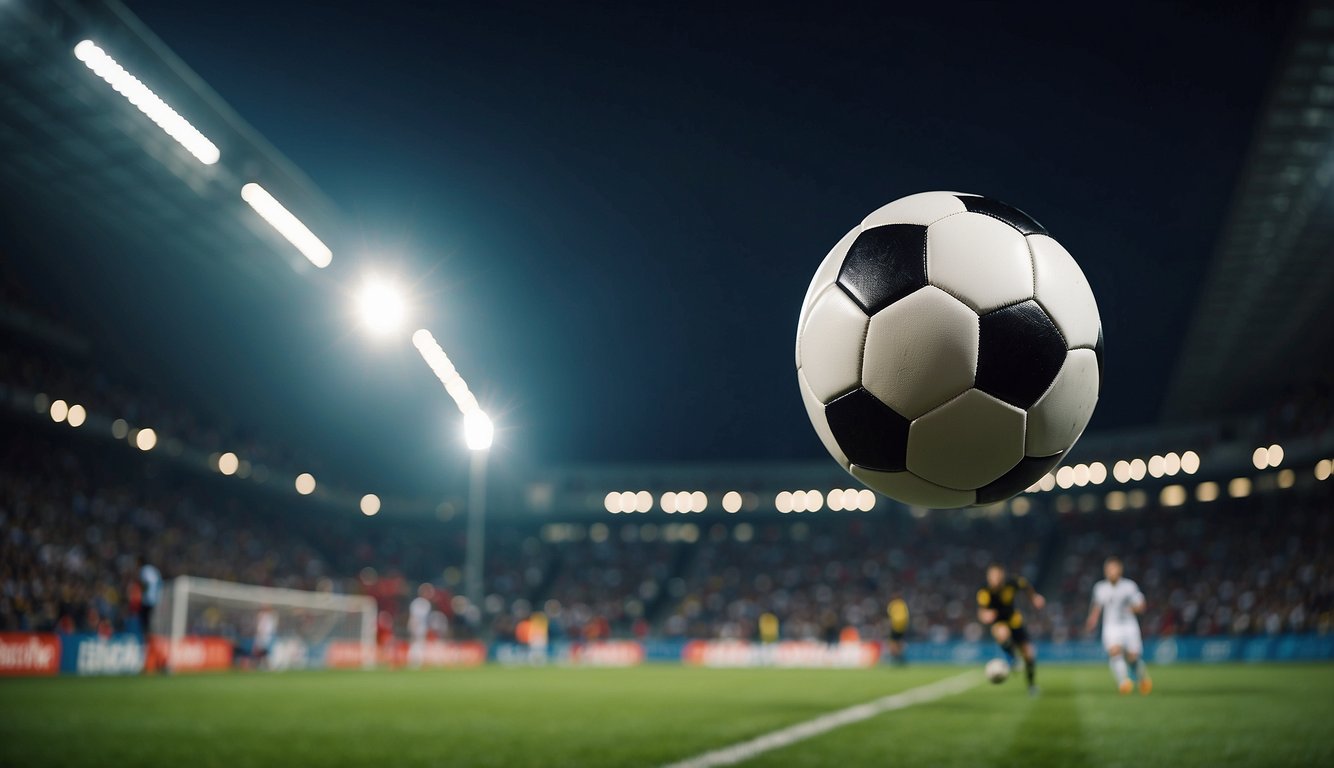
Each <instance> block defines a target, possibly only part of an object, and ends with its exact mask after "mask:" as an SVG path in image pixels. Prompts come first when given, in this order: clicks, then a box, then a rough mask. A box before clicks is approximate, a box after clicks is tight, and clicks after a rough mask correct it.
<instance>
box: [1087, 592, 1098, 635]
mask: <svg viewBox="0 0 1334 768" xmlns="http://www.w3.org/2000/svg"><path fill="white" fill-rule="evenodd" d="M1100 618H1102V603H1100V602H1098V601H1097V600H1096V599H1095V600H1094V601H1093V602H1092V603H1091V604H1090V605H1089V618H1088V621H1086V622H1084V633H1085V634H1093V630H1094V629H1095V628H1097V626H1098V619H1100Z"/></svg>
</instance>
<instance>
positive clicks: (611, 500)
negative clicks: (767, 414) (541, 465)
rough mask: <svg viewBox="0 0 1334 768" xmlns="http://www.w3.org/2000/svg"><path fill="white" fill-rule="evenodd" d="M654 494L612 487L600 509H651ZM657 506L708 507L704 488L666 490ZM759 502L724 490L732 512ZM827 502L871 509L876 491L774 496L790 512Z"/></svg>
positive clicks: (839, 507) (676, 510) (670, 510)
mask: <svg viewBox="0 0 1334 768" xmlns="http://www.w3.org/2000/svg"><path fill="white" fill-rule="evenodd" d="M653 503H654V498H653V494H652V493H650V492H648V491H611V492H610V493H608V494H607V495H606V497H604V498H603V501H602V506H603V509H605V510H607V511H608V512H610V513H611V514H613V515H621V514H644V513H647V512H650V511H652V510H653ZM657 503H658V508H659V509H661V510H662V511H663V512H666V513H667V514H669V515H673V514H691V513H696V514H697V513H700V512H703V511H705V510H706V509H708V508H709V497H708V494H706V493H704V492H703V491H667V492H666V493H664V494H662V495H661V496H659V497H658V498H657ZM758 506H759V502H758V497H757V496H755V495H754V494H750V493H747V494H743V493H741V492H740V491H728V492H727V493H724V494H723V497H722V508H723V511H724V512H727V513H728V514H731V515H735V514H736V513H738V512H740V511H742V510H743V509H746V510H753V509H755V508H756V507H758ZM826 506H828V508H829V509H830V510H832V511H834V512H840V511H845V510H846V511H848V512H870V511H871V510H872V509H875V494H874V493H872V492H870V491H868V490H865V489H862V490H857V489H854V488H835V489H834V490H832V491H830V492H829V493H828V495H826V494H824V493H821V492H820V491H817V490H809V491H780V492H779V493H778V494H777V495H776V496H775V497H774V509H776V510H778V511H779V512H781V513H783V514H788V513H789V512H818V511H820V510H821V509H823V508H825V507H826Z"/></svg>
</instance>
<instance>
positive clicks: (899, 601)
mask: <svg viewBox="0 0 1334 768" xmlns="http://www.w3.org/2000/svg"><path fill="white" fill-rule="evenodd" d="M886 610H887V612H888V613H889V663H890V664H896V665H898V666H903V664H904V663H905V662H904V659H903V639H904V638H905V637H907V636H908V603H906V602H905V601H904V600H903V595H900V594H898V593H895V594H894V598H893V599H892V600H890V601H889V607H888V608H887V609H886Z"/></svg>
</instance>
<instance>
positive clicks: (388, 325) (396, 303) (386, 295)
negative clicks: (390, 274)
mask: <svg viewBox="0 0 1334 768" xmlns="http://www.w3.org/2000/svg"><path fill="white" fill-rule="evenodd" d="M357 314H358V315H360V316H361V322H362V324H363V325H365V326H366V328H367V330H369V331H370V332H371V333H374V334H375V335H377V336H384V335H386V334H389V333H391V332H393V331H395V330H397V329H399V328H400V327H402V325H403V320H404V318H405V317H406V315H407V311H406V308H405V306H404V300H403V292H402V291H400V290H399V288H398V286H397V285H395V284H394V283H392V282H390V281H388V280H385V279H383V278H371V279H368V280H367V281H366V282H365V283H364V284H363V285H362V286H361V291H360V292H359V293H358V294H357Z"/></svg>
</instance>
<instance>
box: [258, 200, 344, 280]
mask: <svg viewBox="0 0 1334 768" xmlns="http://www.w3.org/2000/svg"><path fill="white" fill-rule="evenodd" d="M241 199H242V200H244V201H246V202H247V203H249V204H250V207H251V208H254V209H255V213H258V214H259V215H260V217H261V218H263V219H264V220H265V221H267V222H268V223H269V224H270V225H271V226H272V227H273V228H274V229H276V230H278V234H280V235H282V236H283V237H284V238H286V239H287V242H289V243H291V244H292V245H294V246H296V249H297V250H298V251H301V255H302V256H305V257H306V259H307V260H309V261H310V263H311V264H314V265H315V266H317V267H319V268H320V269H324V268H325V267H327V266H329V262H331V261H333V251H331V250H329V246H327V245H325V244H324V242H323V241H322V240H320V239H319V238H318V237H316V236H315V233H314V232H311V231H310V228H309V227H307V226H306V225H305V224H303V223H301V219H298V218H297V217H296V216H295V215H294V214H293V213H292V212H291V211H289V210H287V208H285V207H284V206H283V204H282V203H280V202H278V199H277V198H275V197H274V196H273V195H271V194H269V191H268V190H267V189H265V188H264V187H261V186H260V185H259V184H257V183H255V182H253V181H252V182H250V183H249V184H246V185H245V186H243V187H241Z"/></svg>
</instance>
